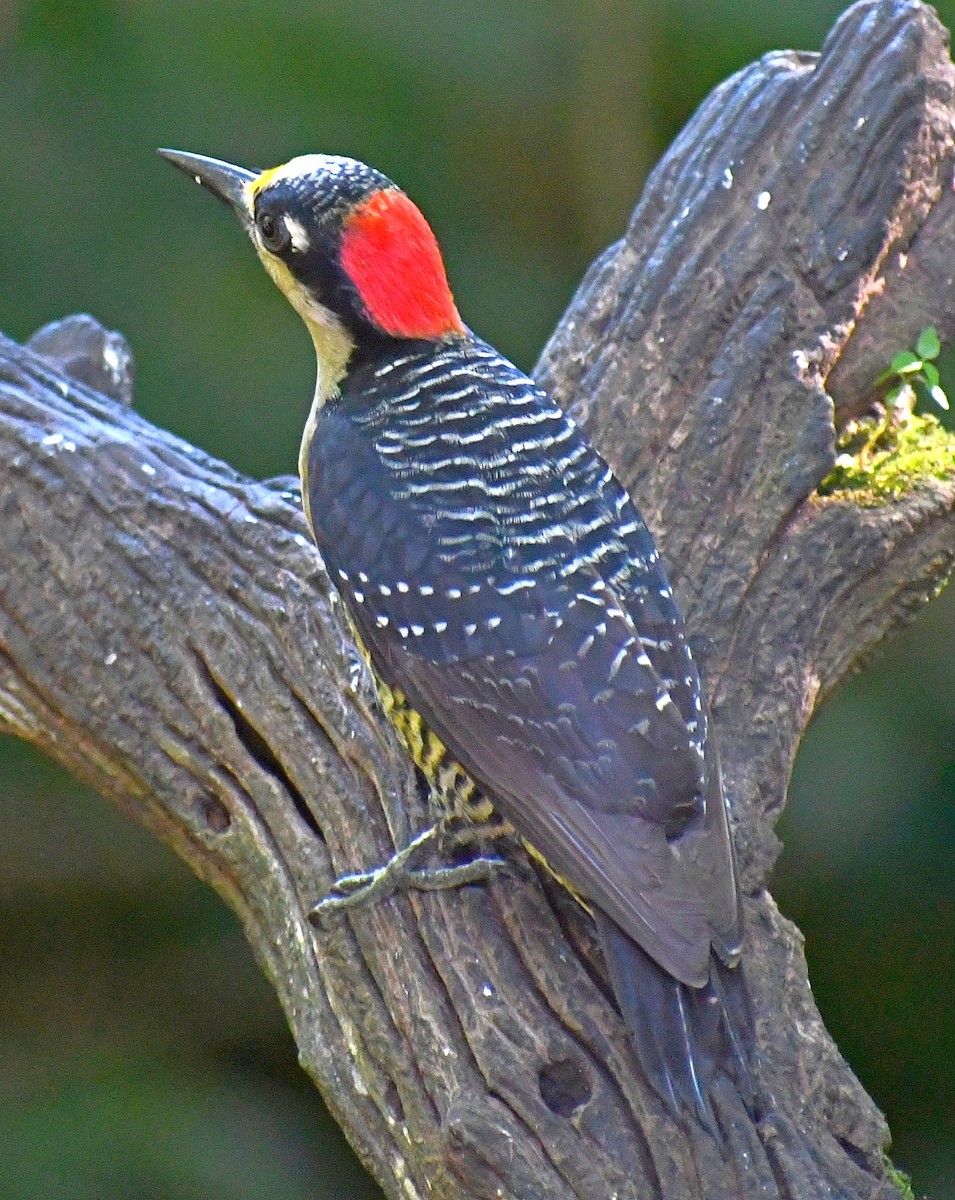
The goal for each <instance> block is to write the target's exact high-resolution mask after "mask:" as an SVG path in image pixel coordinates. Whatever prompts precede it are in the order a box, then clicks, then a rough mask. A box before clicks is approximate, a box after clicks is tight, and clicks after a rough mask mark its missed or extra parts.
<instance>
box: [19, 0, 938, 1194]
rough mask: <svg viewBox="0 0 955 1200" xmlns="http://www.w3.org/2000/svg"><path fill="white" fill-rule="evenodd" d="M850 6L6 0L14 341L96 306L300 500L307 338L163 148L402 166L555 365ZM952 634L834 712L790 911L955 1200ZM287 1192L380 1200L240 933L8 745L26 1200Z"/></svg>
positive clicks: (920, 644)
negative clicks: (652, 232)
mask: <svg viewBox="0 0 955 1200" xmlns="http://www.w3.org/2000/svg"><path fill="white" fill-rule="evenodd" d="M842 7H843V6H842V5H841V4H839V3H831V2H824V0H814V2H813V0H809V2H804V3H802V4H800V5H792V4H790V3H788V0H787V2H783V0H764V2H763V3H761V4H753V3H752V2H751V0H746V2H743V0H683V2H682V3H677V2H675V0H654V2H653V3H650V2H649V0H629V2H625V0H576V2H574V0H501V2H499V3H492V4H487V5H485V6H483V7H481V6H477V5H475V4H474V3H473V2H471V0H469V2H467V3H466V2H465V0H352V2H350V3H349V2H347V0H346V2H345V3H339V4H336V3H333V0H316V2H315V3H311V4H308V3H303V0H294V2H292V0H270V2H266V0H231V2H229V3H226V2H224V0H212V2H211V3H196V2H195V0H190V2H188V3H186V2H184V0H125V2H122V3H121V2H119V0H114V2H108V0H76V2H74V3H56V2H54V0H45V2H41V3H32V4H31V3H16V0H12V2H11V0H6V2H4V0H0V155H2V179H3V200H4V211H5V213H6V217H5V222H6V223H5V226H4V233H3V235H2V237H0V299H2V308H0V327H2V328H3V329H5V330H6V331H7V332H8V333H10V334H12V335H13V336H15V337H17V338H25V337H27V336H28V335H29V334H30V333H31V332H32V331H33V330H34V329H35V328H36V327H37V326H39V325H41V324H43V323H45V322H46V321H48V320H51V319H53V318H56V317H59V316H62V315H64V314H66V313H68V312H73V311H77V310H83V311H89V312H92V313H93V314H94V315H95V316H97V317H98V318H99V319H100V320H102V321H103V322H104V323H105V324H107V325H109V326H112V327H115V328H118V329H121V330H122V331H123V332H124V333H125V334H126V336H127V337H128V339H129V340H130V342H131V343H132V346H133V348H134V350H135V353H136V357H137V361H138V368H139V374H138V386H137V405H138V408H139V410H140V411H141V412H143V413H144V414H145V415H146V416H148V417H149V418H150V419H151V420H153V421H155V422H156V423H158V424H160V425H163V426H165V427H167V428H169V429H172V430H174V431H175V432H176V433H178V434H181V435H182V436H184V437H186V438H188V439H190V440H192V441H194V442H197V443H198V444H199V445H201V446H204V447H205V448H206V449H208V450H210V451H212V452H213V453H215V454H217V455H220V456H222V457H224V458H226V459H228V460H229V461H231V462H232V463H234V464H235V465H236V466H238V467H240V468H242V469H243V470H245V471H247V472H250V473H251V474H254V475H260V476H265V475H271V474H277V473H283V472H289V471H291V470H293V469H294V463H295V456H296V451H297V445H298V439H299V430H300V427H301V424H302V421H303V419H304V416H305V412H306V408H307V405H308V402H309V398H310V395H311V388H312V372H313V365H312V351H311V347H310V344H309V342H308V339H307V337H306V335H305V333H304V331H303V330H302V329H301V327H300V325H299V322H298V319H297V318H296V317H295V316H294V315H293V314H292V313H291V311H290V310H289V309H288V308H287V306H286V305H285V304H284V303H283V302H282V301H281V300H280V298H279V297H278V295H277V294H276V293H275V292H274V289H273V288H272V285H271V284H270V283H269V282H268V280H267V278H266V276H265V274H264V272H262V271H261V270H260V269H259V268H258V267H257V265H256V263H255V262H254V260H253V257H252V256H251V254H250V253H249V247H248V245H247V244H246V243H245V241H244V239H243V238H242V237H240V236H239V234H238V232H237V229H236V228H235V227H234V225H233V224H232V222H231V221H230V220H229V219H228V218H227V216H226V214H225V213H224V211H222V210H221V209H220V208H219V207H218V206H216V205H214V204H212V203H211V202H210V201H209V198H208V197H203V196H202V195H201V194H200V193H199V191H198V190H197V189H190V188H189V187H188V186H187V185H186V184H185V182H184V181H183V179H182V178H181V177H180V176H178V175H177V174H176V173H174V172H173V171H171V170H170V169H169V168H168V167H167V166H165V165H164V164H162V163H161V162H160V161H159V160H158V159H157V158H155V156H154V154H153V149H154V147H156V146H158V145H172V146H180V147H182V148H185V149H189V150H196V151H200V152H205V153H209V154H213V155H221V156H223V157H231V158H233V159H234V160H236V161H239V162H242V163H245V164H247V165H250V166H265V165H272V164H274V163H277V162H279V161H282V160H284V159H286V158H288V157H290V156H291V155H292V154H295V153H300V152H303V151H308V150H317V149H321V150H326V151H332V152H338V153H347V154H351V155H354V156H356V157H361V158H365V159H368V160H369V161H371V162H373V163H374V164H376V165H377V166H379V167H380V168H382V169H384V170H385V171H387V172H388V173H389V174H391V175H392V176H393V177H394V178H396V179H397V180H398V181H399V182H400V183H401V184H403V185H404V186H405V187H406V188H407V189H408V190H409V191H410V192H411V194H412V195H413V196H415V197H416V198H417V200H418V201H419V203H420V204H421V205H422V207H423V208H424V209H425V211H426V212H427V213H428V215H429V216H430V217H431V219H432V221H433V223H434V225H435V226H436V228H437V230H438V232H439V235H440V237H441V240H442V242H443V245H444V248H445V251H446V257H447V260H448V265H449V271H450V275H451V278H452V283H453V285H454V287H455V291H456V293H457V297H458V300H459V303H460V306H461V308H462V311H463V313H464V315H465V318H466V319H467V320H468V321H469V322H470V323H471V324H473V325H474V326H475V327H476V328H477V329H478V330H479V331H480V332H481V333H482V334H483V335H484V336H486V337H488V338H489V339H490V340H491V341H492V342H494V343H496V344H497V345H498V346H499V347H500V348H501V349H502V350H503V351H504V352H506V353H508V354H509V355H510V356H511V357H513V358H514V359H515V360H516V361H517V362H518V363H519V364H521V365H522V366H524V367H530V366H531V365H532V364H533V362H534V359H535V357H536V355H537V353H538V351H539V350H540V348H541V346H542V345H543V342H544V341H545V339H546V337H547V335H548V333H549V331H550V330H551V329H552V327H553V325H554V323H555V321H556V320H557V318H558V316H559V315H560V313H561V311H562V309H563V308H564V306H565V305H566V303H567V301H568V300H569V298H570V296H571V294H572V292H573V290H574V287H575V286H576V284H577V282H578V281H579V279H580V276H581V274H582V272H583V271H584V269H585V268H586V266H587V264H588V263H589V262H590V260H591V259H592V258H593V256H594V255H595V254H596V253H597V252H598V251H599V250H600V249H602V248H603V246H604V245H605V244H606V243H607V242H608V241H609V240H611V239H612V238H614V237H615V236H617V235H618V234H619V233H620V232H621V230H622V229H623V227H624V224H625V221H626V219H627V215H628V213H629V211H630V209H631V207H632V205H633V203H634V201H635V200H636V197H637V195H638V193H639V190H640V186H641V183H642V180H643V178H644V177H645V175H646V173H647V171H648V169H649V168H650V167H651V165H652V164H653V162H654V161H655V159H656V158H657V157H658V156H659V155H660V153H661V152H662V151H663V150H664V148H665V147H666V145H667V144H668V142H669V141H670V140H671V138H672V137H673V136H674V134H675V133H676V132H677V130H678V129H679V128H680V126H681V124H682V123H683V122H684V121H685V120H686V118H687V117H688V116H689V114H690V113H691V112H692V110H693V108H694V107H695V106H696V105H697V104H698V102H699V101H700V100H701V99H702V97H703V96H704V95H705V94H706V92H707V91H708V90H709V88H710V87H712V86H713V85H714V84H716V83H717V82H719V81H720V80H721V79H723V78H724V77H725V76H726V75H728V74H730V73H731V72H732V71H734V70H736V69H737V68H739V67H741V66H743V65H744V64H746V63H747V62H749V61H750V60H752V59H753V58H755V57H756V56H758V55H759V54H761V53H762V52H764V51H766V50H769V49H774V48H779V47H783V46H795V47H798V48H801V49H817V48H818V46H819V45H820V43H821V40H822V38H823V36H824V35H825V33H826V31H827V29H828V28H829V26H830V25H831V23H832V21H833V20H834V18H835V17H836V15H837V14H838V12H839V11H840V9H841V8H842ZM939 7H940V10H941V13H942V17H943V19H944V20H946V21H947V23H949V24H951V23H952V22H953V21H955V0H946V3H944V4H942V5H940V6H939ZM899 348H900V347H892V348H891V349H893V350H895V349H899ZM266 423H267V424H266ZM264 430H267V432H263V431H264ZM953 630H955V592H953V593H950V594H949V595H948V596H947V597H943V598H942V599H941V600H940V601H938V602H937V603H936V604H935V605H933V606H931V607H930V608H929V609H928V610H927V611H926V612H925V613H924V614H923V615H922V617H921V618H920V620H919V621H918V622H917V624H916V625H915V626H914V627H913V628H912V629H911V630H909V631H907V632H906V633H905V634H904V635H903V636H901V637H899V638H897V639H896V640H895V641H894V642H893V643H892V645H891V646H890V647H889V648H888V649H887V651H886V653H885V655H884V657H883V658H882V660H881V661H880V662H879V663H877V664H875V665H873V666H871V667H870V668H869V669H867V671H866V672H865V673H864V674H863V675H861V676H860V677H859V678H858V679H857V680H856V681H855V682H854V683H853V684H852V686H850V687H849V688H847V689H846V690H845V691H844V692H843V693H842V694H841V695H840V696H839V697H838V698H836V699H835V700H834V701H832V702H831V703H830V704H828V705H827V706H826V708H825V709H824V710H823V711H822V712H821V713H820V714H819V716H818V718H817V719H816V721H815V722H814V724H813V726H812V729H811V731H810V734H809V736H808V737H807V739H806V742H805V745H804V747H803V750H802V752H801V754H800V757H799V761H798V763H797V768H796V774H795V780H794V783H793V789H792V801H791V806H790V809H789V811H788V812H787V814H786V817H785V819H784V822H783V826H782V833H783V836H784V838H785V840H786V843H787V845H786V850H785V852H784V854H783V856H782V859H781V861H780V864H779V867H778V870H777V873H776V880H775V892H776V895H777V897H778V899H779V901H780V903H781V905H782V907H783V909H784V910H785V911H786V912H788V913H789V914H790V915H792V916H793V917H794V918H795V919H796V920H797V921H798V923H799V924H800V926H801V927H802V929H803V930H804V931H805V933H806V936H807V953H808V957H809V963H810V969H811V973H812V978H813V982H814V986H815V990H816V994H817V997H818V1000H819V1004H820V1007H821V1009H822V1012H823V1014H824V1016H825V1018H826V1020H827V1022H828V1024H829V1027H830V1029H831V1030H832V1031H833V1033H834V1034H835V1036H836V1038H837V1040H838V1042H839V1044H840V1046H841V1047H842V1049H843V1051H844V1053H845V1054H846V1056H847V1057H848V1059H849V1060H850V1062H851V1063H852V1065H853V1067H854V1068H855V1070H856V1071H857V1073H858V1074H859V1075H860V1077H861V1078H862V1080H863V1082H864V1083H865V1084H866V1086H867V1087H868V1089H869V1090H870V1091H871V1092H872V1094H873V1095H874V1096H875V1098H876V1100H877V1101H878V1102H879V1104H880V1105H881V1106H882V1107H883V1108H884V1109H885V1110H886V1111H887V1112H888V1113H889V1115H890V1118H891V1122H892V1127H893V1130H894V1134H895V1149H894V1156H895V1158H896V1161H897V1162H898V1164H899V1165H901V1166H903V1167H904V1168H905V1169H907V1170H909V1171H911V1172H912V1173H913V1175H914V1178H915V1186H916V1191H917V1193H918V1194H920V1195H921V1194H923V1193H924V1194H928V1195H929V1196H931V1197H934V1198H936V1200H945V1198H953V1197H955V1185H953V1182H952V1181H953V1179H955V1002H953V984H955V956H953V945H955V883H953V870H952V863H953V852H955V821H953V815H952V814H953V811H955V808H953V800H955V752H953V734H955V670H953V668H955V638H953ZM276 1195H281V1196H283V1197H285V1198H287V1200H298V1198H299V1197H302V1198H303V1200H304V1198H305V1197H309V1198H311V1200H315V1198H321V1197H332V1196H337V1197H341V1196H344V1195H348V1196H351V1197H356V1198H360V1197H371V1196H376V1195H378V1193H377V1191H376V1189H375V1188H374V1187H373V1185H372V1184H371V1182H370V1181H369V1180H368V1179H367V1177H365V1176H364V1175H363V1173H362V1171H361V1169H360V1167H359V1166H358V1165H357V1164H356V1163H355V1161H354V1159H352V1158H351V1156H350V1152H349V1151H348V1150H347V1148H346V1147H345V1146H344V1143H343V1141H342V1138H341V1136H340V1134H339V1133H338V1132H337V1130H336V1129H335V1127H334V1126H333V1125H331V1123H330V1122H329V1119H328V1117H327V1116H326V1115H325V1113H324V1111H323V1109H322V1106H321V1104H320V1102H319V1100H318V1098H317V1095H316V1094H315V1093H314V1091H313V1090H312V1088H311V1086H310V1085H309V1083H308V1081H307V1080H306V1079H305V1077H304V1075H303V1074H302V1073H301V1072H300V1071H299V1069H298V1067H297V1065H296V1062H295V1055H294V1048H293V1045H292V1042H291V1039H290V1036H289V1034H288V1032H287V1029H286V1027H285V1025H284V1022H283V1018H282V1016H281V1014H280V1012H279V1009H278V1006H277V1003H276V1002H275V1000H274V999H273V996H272V994H271V992H270V990H269V988H268V986H267V985H266V983H265V982H264V980H263V979H262V978H261V977H260V975H259V973H258V970H257V968H256V967H255V965H254V963H253V961H252V957H251V954H250V952H249V951H248V949H247V947H246V945H245V943H244V941H243V938H242V936H241V933H240V932H239V930H238V927H237V925H236V922H235V921H234V919H233V918H232V916H231V914H230V913H229V912H228V911H226V909H225V908H224V906H223V905H222V904H221V903H220V902H219V900H218V899H217V897H216V896H215V895H214V894H213V893H212V892H211V891H210V890H209V889H207V888H205V887H203V886H201V885H200V884H199V883H198V882H196V881H195V880H194V879H193V878H192V876H191V875H190V874H189V872H188V871H187V870H186V869H185V868H184V867H183V866H182V865H181V864H180V863H179V861H178V860H177V859H175V858H174V857H173V855H172V854H171V852H169V851H167V850H166V849H165V848H164V847H162V846H160V845H159V844H157V843H154V842H153V841H152V840H151V839H150V838H149V837H148V836H147V835H146V834H145V833H144V832H143V831H141V830H140V829H139V828H138V827H136V826H134V825H133V824H132V823H131V822H130V821H129V820H128V819H126V818H125V817H123V816H121V815H120V814H119V813H118V812H114V811H113V810H112V809H111V808H110V807H109V806H108V805H107V804H106V803H105V802H104V801H102V800H101V799H99V798H98V797H96V796H93V795H90V794H88V793H87V792H85V791H84V790H83V789H82V788H81V787H80V786H79V785H78V784H76V783H75V782H74V781H73V780H71V779H70V778H68V777H66V776H65V775H64V774H63V773H62V772H60V771H59V770H58V769H56V768H54V767H53V766H51V765H50V764H48V763H46V762H44V761H42V760H39V759H37V758H36V757H35V756H34V755H33V754H32V753H31V752H30V751H28V750H27V749H26V748H25V747H22V746H20V745H19V744H16V743H14V742H12V741H10V740H6V741H0V1198H3V1200H39V1198H40V1197H43V1198H44V1200H125V1198H127V1197H128V1198H129V1200H141V1198H142V1197H149V1198H150V1200H173V1198H176V1200H179V1198H187V1200H193V1198H194V1200H205V1198H211V1197H217V1198H218V1197H230V1198H239V1200H258V1198H260V1197H261V1198H263V1200H264V1198H265V1197H274V1196H276Z"/></svg>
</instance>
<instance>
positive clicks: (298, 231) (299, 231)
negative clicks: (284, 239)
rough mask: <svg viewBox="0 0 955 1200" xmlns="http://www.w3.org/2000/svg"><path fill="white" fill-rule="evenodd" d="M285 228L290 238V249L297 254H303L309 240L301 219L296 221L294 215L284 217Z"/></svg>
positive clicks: (309, 243) (308, 244)
mask: <svg viewBox="0 0 955 1200" xmlns="http://www.w3.org/2000/svg"><path fill="white" fill-rule="evenodd" d="M285 228H286V229H287V230H288V232H289V237H290V238H291V239H292V249H293V250H295V251H297V252H298V253H299V254H304V253H305V252H306V251H307V250H308V249H309V247H310V246H311V242H310V241H309V240H308V233H307V231H306V229H305V226H304V225H303V224H302V222H301V221H296V219H295V218H294V217H286V218H285Z"/></svg>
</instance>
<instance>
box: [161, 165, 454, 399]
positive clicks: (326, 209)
mask: <svg viewBox="0 0 955 1200" xmlns="http://www.w3.org/2000/svg"><path fill="white" fill-rule="evenodd" d="M159 153H160V154H161V155H162V156H163V157H164V158H166V159H168V160H169V161H170V162H171V163H173V164H174V165H175V166H177V167H179V168H180V169H181V170H182V171H184V172H185V173H186V174H187V175H191V176H192V177H193V178H194V179H195V180H196V182H197V183H199V184H201V185H202V186H203V187H205V188H208V189H209V191H211V192H213V193H214V194H215V195H216V196H218V197H219V199H221V200H224V201H225V202H226V203H227V204H228V205H229V206H230V207H231V208H232V209H233V210H234V212H235V213H236V215H237V216H238V217H239V220H240V221H241V222H242V225H243V227H244V228H245V230H246V232H247V233H248V235H249V237H250V238H251V239H252V242H253V244H254V246H255V249H256V251H257V253H258V256H259V258H260V259H261V260H262V263H263V265H264V266H265V269H266V270H267V271H268V273H269V274H270V275H271V276H272V278H273V279H274V280H275V282H276V284H277V285H278V287H279V288H280V290H281V291H282V292H283V294H284V295H285V297H286V298H287V299H288V301H289V303H290V304H291V305H292V307H293V308H294V309H295V310H296V312H298V313H299V315H300V316H301V317H302V319H303V320H304V321H305V324H306V325H307V326H308V329H309V332H310V333H311V335H312V339H313V341H314V342H315V349H316V352H317V354H318V362H319V386H320V389H321V390H323V391H325V392H326V394H328V393H330V392H331V391H332V390H333V389H334V387H335V386H337V384H338V382H339V381H340V379H341V378H342V376H343V375H344V373H345V370H346V366H347V364H348V361H349V359H350V358H351V357H352V355H353V354H354V352H355V350H356V349H364V350H372V349H374V347H376V346H379V345H381V344H382V343H385V344H387V343H388V342H389V341H390V340H394V339H408V338H415V339H418V338H426V339H434V340H438V339H443V338H447V337H452V336H455V335H460V334H462V333H464V326H463V325H462V323H461V318H460V316H459V315H458V311H457V309H456V308H455V305H454V300H453V298H452V296H451V290H450V288H449V287H448V280H447V276H446V274H445V269H444V263H443V261H442V258H441V252H440V250H439V249H438V243H437V241H436V239H435V236H434V234H433V233H432V231H431V227H430V226H429V225H428V223H427V221H426V220H425V219H424V217H423V216H422V215H421V212H420V211H419V209H418V208H417V207H416V206H415V205H414V204H413V203H412V201H411V200H409V199H408V197H407V196H406V195H405V194H404V192H402V191H401V190H400V189H399V188H398V187H396V186H395V184H393V183H392V182H391V180H390V179H388V178H387V176H385V175H382V174H381V172H380V171H376V170H374V169H373V168H372V167H368V166H366V165H365V164H364V163H360V162H357V161H356V160H355V159H352V158H341V157H338V156H337V155H331V154H307V155H303V156H302V157H300V158H293V159H292V160H291V161H290V162H287V163H285V164H284V165H283V166H281V167H274V168H271V169H270V170H267V171H249V170H246V169H245V168H244V167H237V166H233V165H232V164H230V163H226V162H220V161H219V160H218V159H214V158H206V157H205V156H203V155H199V154H186V153H184V152H182V151H180V150H160V151H159Z"/></svg>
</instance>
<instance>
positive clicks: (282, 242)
mask: <svg viewBox="0 0 955 1200" xmlns="http://www.w3.org/2000/svg"><path fill="white" fill-rule="evenodd" d="M256 224H257V225H258V227H259V237H261V239H262V245H263V246H264V247H265V248H266V250H270V251H271V252H272V253H273V254H280V253H281V252H282V251H283V250H284V249H285V248H286V246H287V245H288V244H289V242H290V240H291V237H290V235H289V231H288V226H287V225H286V224H285V222H284V221H283V220H282V218H281V217H276V216H273V215H272V213H270V212H264V213H260V214H259V218H258V221H257V222H256Z"/></svg>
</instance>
